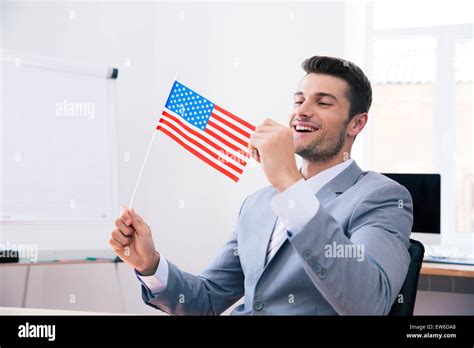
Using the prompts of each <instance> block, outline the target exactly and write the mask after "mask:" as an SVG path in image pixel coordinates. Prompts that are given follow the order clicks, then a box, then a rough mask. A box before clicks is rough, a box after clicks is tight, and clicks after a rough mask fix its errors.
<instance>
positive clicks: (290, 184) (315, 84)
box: [110, 56, 413, 315]
mask: <svg viewBox="0 0 474 348" xmlns="http://www.w3.org/2000/svg"><path fill="white" fill-rule="evenodd" d="M303 69H304V70H305V72H306V75H305V76H304V77H303V79H302V80H301V81H300V83H299V86H298V89H297V91H296V93H295V94H294V112H293V113H292V114H291V115H290V120H289V127H286V126H283V125H281V124H278V123H277V122H275V121H273V120H270V119H267V120H265V121H264V122H263V124H262V125H260V126H258V127H257V129H256V131H255V133H254V134H253V135H252V137H251V140H250V148H251V149H250V150H251V152H252V155H253V157H254V158H255V159H257V160H258V161H260V163H261V165H262V168H263V171H264V172H265V175H266V177H267V178H268V181H269V182H270V184H271V186H269V187H266V188H264V189H262V190H260V191H257V192H256V193H254V194H252V195H250V196H249V197H247V199H246V200H245V201H244V203H243V204H242V207H241V209H240V213H239V217H238V220H237V224H236V227H235V229H234V231H233V232H232V233H231V236H230V238H229V240H228V241H227V243H226V244H225V245H224V246H223V248H222V249H221V251H220V252H219V254H218V255H217V257H216V259H215V260H214V261H213V262H212V263H211V264H210V266H209V267H208V268H207V269H206V270H204V272H203V273H202V274H200V275H199V276H195V275H191V274H189V273H185V272H183V271H181V270H180V269H179V268H178V267H177V266H176V265H174V264H173V263H171V262H170V261H168V260H165V259H164V258H162V257H160V254H159V253H158V252H157V251H156V250H155V246H154V243H153V240H152V234H151V231H150V228H149V227H148V225H147V224H146V223H145V222H144V221H143V219H142V218H140V217H139V216H138V215H137V214H136V213H135V211H134V210H133V209H132V210H125V211H124V213H123V214H122V216H121V217H120V218H119V219H117V221H116V227H117V229H115V230H114V231H113V232H112V238H111V239H110V244H111V246H112V247H113V249H114V250H115V252H116V253H117V254H118V255H119V256H120V257H121V258H122V260H123V261H125V262H127V263H128V264H129V265H130V266H132V267H133V268H134V269H135V270H136V272H137V275H138V277H139V279H140V281H141V282H142V296H143V300H144V301H145V303H146V304H148V305H150V306H152V307H154V308H157V309H160V310H162V311H164V312H167V313H170V314H193V315H194V314H212V315H218V314H221V313H222V312H223V311H225V310H226V309H227V308H229V307H230V306H231V305H232V304H234V303H235V302H236V301H238V300H239V299H240V298H241V297H242V296H244V298H245V302H244V304H242V305H239V306H238V307H236V308H235V309H234V311H233V314H254V315H261V314H280V315H335V314H376V315H386V314H388V313H389V311H390V308H391V306H392V304H393V303H394V301H395V298H396V296H397V295H398V292H399V291H400V289H401V287H402V285H403V282H404V280H405V276H406V273H407V270H408V265H409V261H410V257H409V254H408V246H409V238H410V231H411V227H412V220H413V218H412V202H411V197H410V194H409V193H408V191H407V190H406V189H405V188H404V187H402V186H400V185H399V184H397V183H395V182H394V181H392V180H390V179H388V178H386V177H385V176H383V175H380V174H378V173H375V172H362V170H361V169H360V168H359V167H358V166H357V164H356V163H355V162H354V161H353V160H352V159H350V153H351V148H352V144H353V142H354V139H355V138H356V136H357V135H358V134H359V133H360V132H361V131H362V129H363V128H364V126H365V125H366V123H367V118H368V111H369V108H370V104H371V101H372V89H371V86H370V82H369V80H368V79H367V77H366V76H365V75H364V73H363V72H362V70H361V69H360V68H358V67H357V66H356V65H354V64H353V63H350V62H347V61H342V60H340V59H335V58H331V57H319V56H315V57H312V58H309V59H307V60H305V61H304V62H303ZM295 153H296V154H298V155H300V156H301V157H302V158H303V163H302V166H301V169H300V170H298V168H297V165H296V162H295V156H294V154H295Z"/></svg>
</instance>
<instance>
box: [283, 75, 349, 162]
mask: <svg viewBox="0 0 474 348" xmlns="http://www.w3.org/2000/svg"><path fill="white" fill-rule="evenodd" d="M348 88H349V86H348V85H347V83H346V81H344V80H342V79H339V78H337V77H333V76H329V75H322V74H315V73H310V74H308V75H306V76H305V77H304V78H303V79H302V80H301V81H300V83H299V85H298V90H297V91H296V93H295V95H294V111H293V113H292V114H291V115H290V127H291V128H292V129H293V140H294V146H295V153H296V154H298V155H300V156H301V157H303V158H304V159H306V160H309V161H311V162H324V161H327V160H329V159H332V158H333V157H334V156H336V155H337V154H338V153H339V152H340V150H341V149H342V147H343V145H344V142H345V140H346V130H347V125H348V123H349V108H350V101H349V99H348V98H347V96H346V92H347V89H348Z"/></svg>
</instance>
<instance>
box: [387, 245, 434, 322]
mask: <svg viewBox="0 0 474 348" xmlns="http://www.w3.org/2000/svg"><path fill="white" fill-rule="evenodd" d="M408 252H409V253H410V266H408V273H407V276H406V278H405V282H404V283H403V286H402V289H401V290H400V294H399V295H398V296H397V298H396V299H395V303H394V304H393V305H392V309H391V310H390V313H389V315H413V310H414V308H415V299H416V290H417V288H418V278H419V276H420V270H421V265H422V263H423V256H424V254H425V248H424V246H423V244H421V243H420V242H419V241H417V240H414V239H410V247H409V249H408Z"/></svg>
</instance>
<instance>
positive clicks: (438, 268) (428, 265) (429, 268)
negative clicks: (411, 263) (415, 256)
mask: <svg viewBox="0 0 474 348" xmlns="http://www.w3.org/2000/svg"><path fill="white" fill-rule="evenodd" d="M421 274H422V275H436V276H446V277H461V278H474V266H471V265H453V264H447V263H433V262H423V265H422V267H421Z"/></svg>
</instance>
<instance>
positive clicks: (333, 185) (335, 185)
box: [255, 161, 363, 284]
mask: <svg viewBox="0 0 474 348" xmlns="http://www.w3.org/2000/svg"><path fill="white" fill-rule="evenodd" d="M362 175H363V172H362V170H361V169H360V167H359V166H358V165H357V163H356V162H355V161H354V162H352V163H351V164H350V165H349V167H347V168H346V169H344V170H343V171H342V172H341V173H339V175H337V176H336V177H335V178H333V179H332V180H331V181H329V182H328V183H327V184H326V185H324V186H323V187H322V188H321V189H320V190H319V191H318V192H317V193H316V197H317V198H318V200H319V202H320V203H321V205H323V206H325V205H326V204H328V203H329V202H331V201H332V200H333V199H334V198H336V197H337V196H338V195H340V194H342V193H344V192H345V191H346V190H348V189H349V188H350V187H352V186H353V185H354V184H355V183H356V182H357V181H358V180H359V179H360V177H361V176H362ZM276 193H277V192H276V191H275V192H274V193H273V194H272V195H271V197H270V200H271V198H272V197H273V196H274V195H275V194H276ZM270 200H269V201H268V204H265V205H264V208H263V211H262V215H261V225H260V229H259V231H261V232H260V237H259V240H258V249H257V260H256V261H257V263H256V272H255V274H256V276H257V279H256V280H258V279H259V278H260V277H261V275H262V274H263V272H264V271H265V269H267V268H268V267H269V266H270V264H271V263H272V260H274V259H275V257H276V256H277V254H278V253H279V251H280V250H281V249H282V248H283V246H284V244H286V243H287V242H288V240H286V241H285V242H284V243H283V244H282V245H281V247H280V250H278V251H277V252H276V254H275V255H274V256H273V258H272V259H271V260H270V261H269V262H268V264H266V265H265V261H266V256H267V249H268V244H269V243H270V238H271V236H272V233H273V230H274V229H275V225H276V222H277V219H278V216H277V215H276V214H275V213H274V212H273V210H272V208H271V206H270ZM255 284H256V283H255Z"/></svg>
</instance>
